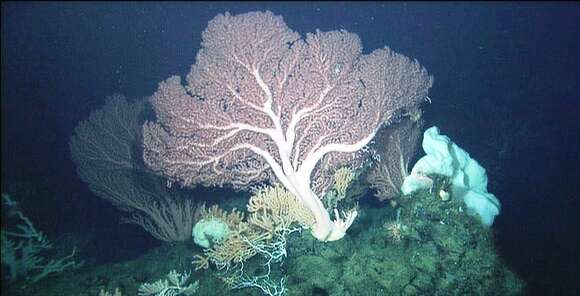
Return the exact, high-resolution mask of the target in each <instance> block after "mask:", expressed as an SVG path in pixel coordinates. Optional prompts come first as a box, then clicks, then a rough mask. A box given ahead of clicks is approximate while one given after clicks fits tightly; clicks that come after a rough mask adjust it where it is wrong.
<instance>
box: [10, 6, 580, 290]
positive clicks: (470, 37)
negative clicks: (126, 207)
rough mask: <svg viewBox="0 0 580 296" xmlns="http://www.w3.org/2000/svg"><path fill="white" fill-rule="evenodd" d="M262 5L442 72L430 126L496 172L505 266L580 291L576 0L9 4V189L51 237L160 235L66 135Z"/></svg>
mask: <svg viewBox="0 0 580 296" xmlns="http://www.w3.org/2000/svg"><path fill="white" fill-rule="evenodd" d="M252 10H271V11H272V12H274V13H275V14H279V15H282V16H283V17H284V20H285V22H286V23H287V24H288V26H289V27H290V28H292V29H294V30H296V31H297V32H299V33H300V34H305V33H307V32H312V31H314V30H316V29H320V30H323V31H325V30H332V29H345V30H348V31H350V32H354V33H357V34H359V36H360V37H361V40H362V42H363V46H364V48H365V52H367V53H368V52H370V51H372V50H374V49H376V48H380V47H382V46H384V45H388V46H389V47H391V48H392V49H393V50H395V51H397V52H401V53H403V54H405V55H407V56H409V57H411V58H415V59H417V60H419V62H420V63H421V64H422V65H423V66H424V67H425V68H426V69H427V70H428V71H429V73H430V74H431V75H433V76H434V77H435V83H434V86H433V88H432V89H431V91H430V93H429V97H430V98H431V99H432V104H427V105H424V114H425V119H426V121H427V125H428V126H431V125H437V126H439V128H440V129H441V130H442V131H443V132H444V133H445V134H447V135H449V136H450V137H451V138H452V139H454V141H455V142H456V143H460V146H462V147H463V148H464V149H466V150H467V151H469V152H470V154H471V155H472V156H474V157H475V158H477V159H478V160H479V161H480V163H481V164H482V165H483V166H484V167H486V168H487V170H488V176H489V180H490V184H489V191H490V192H493V193H495V195H496V196H497V197H498V198H499V199H500V201H501V203H502V209H501V214H500V215H499V216H498V218H497V219H496V222H495V224H494V225H493V228H494V230H495V234H496V240H497V242H496V244H497V246H498V249H499V252H500V255H501V256H502V258H503V259H504V260H505V262H506V264H507V265H508V266H509V267H510V268H511V269H512V270H514V271H515V272H516V273H518V274H519V275H521V276H522V277H523V278H524V280H526V282H527V283H528V285H529V289H528V292H529V294H530V295H575V293H577V291H579V289H580V277H578V274H579V273H580V256H579V254H578V252H579V251H578V250H580V238H579V236H580V234H579V233H580V231H579V230H578V229H579V228H580V188H579V187H578V186H579V185H578V184H580V182H579V181H580V165H579V164H580V123H579V121H580V58H579V54H580V38H579V37H578V36H580V5H579V4H578V3H554V4H552V3H475V4H471V3H454V2H445V3H392V4H391V3H385V4H382V3H363V4H354V3H287V4H268V3H265V4H257V3H240V4H234V3H230V4H225V3H221V4H210V3H209V2H208V3H173V4H156V3H143V4H137V3H129V4H128V3H125V4H123V3H121V4H117V3H74V4H64V3H15V2H13V3H2V29H1V30H2V36H1V38H2V85H1V95H2V115H1V117H2V192H8V193H11V194H13V195H14V196H20V197H21V198H20V199H19V203H20V206H21V208H22V209H24V210H25V211H26V213H27V214H28V216H29V217H30V218H31V219H32V220H34V221H38V222H37V223H38V227H39V228H42V229H43V230H44V231H45V232H46V233H47V234H48V235H49V236H50V235H56V234H59V233H63V232H73V233H75V232H76V233H85V234H86V233H90V234H91V236H92V238H93V242H94V243H92V244H91V245H92V247H93V249H91V250H88V251H87V252H92V254H91V256H92V257H94V258H96V260H97V261H99V262H111V261H116V260H122V259H127V258H131V257H134V256H138V254H140V253H141V252H142V251H145V250H147V249H149V248H152V247H155V246H157V245H159V242H158V241H156V240H154V239H153V238H151V237H150V236H149V235H148V234H147V233H146V232H144V231H142V230H141V229H140V228H139V227H137V226H134V225H127V224H121V225H119V224H118V216H119V212H118V211H117V210H116V209H115V208H114V207H112V206H111V205H110V204H109V203H107V202H106V201H104V200H102V199H99V198H97V197H96V196H94V195H93V194H92V193H91V192H90V191H89V189H88V188H87V186H86V185H85V184H84V183H83V182H82V181H81V180H80V179H79V177H78V176H77V174H76V171H75V167H74V164H73V163H72V161H71V160H70V152H69V146H68V141H69V137H70V136H71V135H72V134H73V129H74V127H75V126H76V124H77V123H78V122H79V121H81V120H84V119H86V118H87V117H88V115H89V114H90V113H91V112H92V111H93V110H95V109H98V108H100V107H101V106H102V105H103V103H104V100H105V98H106V97H107V96H108V95H111V94H113V93H122V94H124V95H126V96H127V97H131V98H141V97H145V96H150V95H151V94H152V93H153V92H154V91H155V89H156V88H157V84H158V82H159V81H161V80H163V79H165V78H167V77H169V76H170V75H175V74H177V75H182V76H184V75H186V74H187V73H188V71H189V68H190V65H191V64H193V63H194V61H195V54H196V52H197V50H198V49H199V46H200V41H201V32H202V31H203V29H204V28H205V27H206V25H207V22H208V21H209V20H211V19H212V18H213V17H214V16H215V15H217V14H218V13H223V12H225V11H229V12H231V13H232V14H237V13H243V12H247V11H252ZM111 245H115V246H116V248H115V249H114V250H111V249H110V248H109V246H111Z"/></svg>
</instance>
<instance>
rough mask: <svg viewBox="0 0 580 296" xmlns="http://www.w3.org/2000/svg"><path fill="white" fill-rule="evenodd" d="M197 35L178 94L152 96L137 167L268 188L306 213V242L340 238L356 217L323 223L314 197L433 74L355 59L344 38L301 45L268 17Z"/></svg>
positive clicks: (171, 90)
mask: <svg viewBox="0 0 580 296" xmlns="http://www.w3.org/2000/svg"><path fill="white" fill-rule="evenodd" d="M202 38H203V42H202V47H201V49H200V50H199V52H198V54H197V58H196V63H195V64H194V65H192V67H191V71H190V73H189V74H188V75H187V85H186V86H183V85H182V84H181V79H180V77H178V76H173V77H170V78H169V79H167V80H165V81H164V82H161V83H160V84H159V89H158V90H157V92H155V94H154V95H153V96H152V98H151V102H152V104H153V107H154V109H155V112H156V114H157V122H146V123H145V124H144V126H143V132H144V133H143V134H144V159H145V162H146V163H147V165H149V166H150V167H151V168H152V169H154V170H155V171H157V172H160V173H162V174H163V175H165V176H167V177H168V178H169V180H171V181H177V182H179V183H181V184H182V185H184V186H193V185H196V184H202V185H205V186H216V185H217V186H222V185H224V184H231V185H233V186H234V188H238V189H239V188H246V187H248V186H250V185H251V184H255V183H257V182H263V181H271V182H276V181H278V182H280V183H281V184H282V185H283V186H285V187H286V188H287V189H288V190H289V191H290V192H291V193H293V194H294V195H295V196H297V197H298V199H299V200H300V201H301V202H302V203H304V204H305V205H306V206H307V208H308V209H309V210H310V211H312V213H313V215H314V217H315V221H316V222H315V224H314V225H313V226H312V234H313V235H314V236H315V237H316V238H317V239H319V240H321V241H334V240H338V239H340V238H342V237H343V236H344V235H345V233H346V230H347V229H348V228H349V227H350V225H351V224H352V222H353V221H354V219H355V217H356V216H357V212H356V211H355V210H351V211H350V212H347V213H344V212H343V218H341V217H340V216H339V215H338V211H337V210H336V209H334V212H335V215H336V217H335V220H331V218H330V215H329V213H328V211H327V210H326V209H325V208H324V205H323V203H322V201H321V199H320V198H319V197H320V196H323V195H324V192H325V191H326V189H327V188H328V187H329V184H330V183H331V179H332V178H331V176H332V174H333V173H334V171H336V170H337V169H338V168H340V167H344V166H351V167H352V166H354V165H355V164H356V163H358V161H359V160H360V157H357V156H360V154H359V153H357V151H359V150H361V149H362V148H363V147H364V146H366V145H367V144H368V143H369V142H370V141H371V140H372V138H373V137H374V136H375V134H376V132H377V130H378V129H379V128H380V127H381V126H382V125H383V123H386V122H387V123H388V122H392V121H393V120H394V118H395V117H397V116H400V115H401V114H402V113H403V112H406V111H409V110H413V109H416V108H418V105H419V104H420V102H421V101H422V100H423V99H424V98H425V97H426V96H427V92H428V90H429V88H430V87H431V85H432V77H430V76H429V75H428V74H427V71H426V70H425V69H424V68H422V67H421V66H420V65H419V64H418V62H416V61H415V62H413V61H411V60H409V59H408V58H406V57H405V56H403V55H400V54H397V53H395V52H393V51H391V50H390V49H389V48H383V49H378V50H375V51H373V52H372V53H370V54H368V55H363V54H362V46H361V42H360V39H359V38H358V36H357V35H356V34H353V33H349V32H346V31H344V30H341V31H330V32H320V31H317V32H316V33H309V34H307V36H306V40H303V39H301V37H300V35H299V34H298V33H296V32H293V31H292V30H290V29H289V28H288V27H287V26H286V24H285V23H284V21H283V19H282V17H280V16H275V15H273V14H272V13H271V12H269V11H268V12H250V13H246V14H240V15H236V16H232V15H230V14H229V13H226V14H225V15H218V16H217V17H215V18H214V19H213V20H211V21H210V22H209V25H208V27H207V29H206V30H205V31H204V32H203V36H202Z"/></svg>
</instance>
